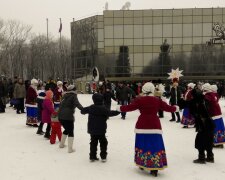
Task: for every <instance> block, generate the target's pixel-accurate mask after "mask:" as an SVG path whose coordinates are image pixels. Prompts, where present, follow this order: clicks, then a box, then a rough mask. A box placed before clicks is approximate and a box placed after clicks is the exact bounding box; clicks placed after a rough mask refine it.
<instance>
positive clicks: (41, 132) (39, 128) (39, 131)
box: [36, 123, 45, 135]
mask: <svg viewBox="0 0 225 180" xmlns="http://www.w3.org/2000/svg"><path fill="white" fill-rule="evenodd" d="M42 128H43V123H40V125H39V127H38V130H37V132H36V134H39V135H43V134H44V133H45V132H44V131H42Z"/></svg>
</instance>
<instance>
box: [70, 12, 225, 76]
mask: <svg viewBox="0 0 225 180" xmlns="http://www.w3.org/2000/svg"><path fill="white" fill-rule="evenodd" d="M71 42H72V46H71V47H72V60H73V67H74V77H81V76H84V75H87V74H89V73H91V70H92V68H93V67H94V66H96V67H98V69H99V71H100V75H102V76H104V77H120V78H121V77H124V78H125V77H127V78H129V77H130V78H131V79H135V78H143V79H144V78H162V77H165V78H166V77H167V76H168V75H167V73H168V72H170V70H171V68H177V67H179V68H180V69H182V70H184V71H183V74H184V75H185V77H186V78H189V79H193V78H199V79H203V78H206V79H215V78H216V79H223V78H225V46H224V45H225V8H193V9H150V10H106V11H104V12H103V15H97V16H92V17H89V18H85V19H82V20H78V21H74V22H72V23H71Z"/></svg>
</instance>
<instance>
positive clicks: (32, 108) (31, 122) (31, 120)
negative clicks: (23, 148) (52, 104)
mask: <svg viewBox="0 0 225 180" xmlns="http://www.w3.org/2000/svg"><path fill="white" fill-rule="evenodd" d="M37 86H38V81H37V80H36V79H32V80H31V85H30V86H29V88H28V90H27V95H26V108H27V121H26V125H28V126H34V127H38V118H37V116H38V108H37Z"/></svg>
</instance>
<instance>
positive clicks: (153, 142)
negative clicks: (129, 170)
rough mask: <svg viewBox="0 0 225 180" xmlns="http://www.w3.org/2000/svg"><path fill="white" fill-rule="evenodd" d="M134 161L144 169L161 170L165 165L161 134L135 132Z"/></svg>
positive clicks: (165, 159)
mask: <svg viewBox="0 0 225 180" xmlns="http://www.w3.org/2000/svg"><path fill="white" fill-rule="evenodd" d="M135 163H136V165H137V166H139V167H141V168H144V169H145V170H162V169H164V168H166V167H167V158H166V151H165V147H164V143H163V138H162V135H161V134H136V141H135Z"/></svg>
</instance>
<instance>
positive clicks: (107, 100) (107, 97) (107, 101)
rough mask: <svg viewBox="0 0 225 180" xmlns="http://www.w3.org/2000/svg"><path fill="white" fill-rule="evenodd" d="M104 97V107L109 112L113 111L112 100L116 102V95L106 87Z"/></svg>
mask: <svg viewBox="0 0 225 180" xmlns="http://www.w3.org/2000/svg"><path fill="white" fill-rule="evenodd" d="M103 96H104V105H105V107H106V108H107V109H108V110H111V102H112V101H111V99H113V100H114V101H116V98H115V97H114V94H113V93H112V91H111V90H110V89H109V88H108V87H106V91H105V93H104V94H103Z"/></svg>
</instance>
